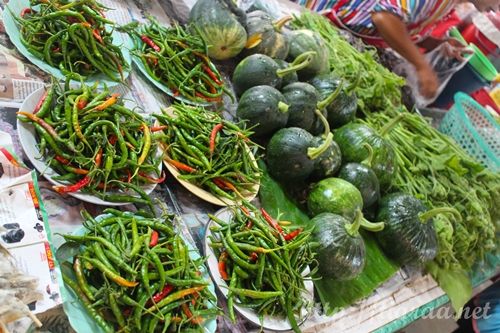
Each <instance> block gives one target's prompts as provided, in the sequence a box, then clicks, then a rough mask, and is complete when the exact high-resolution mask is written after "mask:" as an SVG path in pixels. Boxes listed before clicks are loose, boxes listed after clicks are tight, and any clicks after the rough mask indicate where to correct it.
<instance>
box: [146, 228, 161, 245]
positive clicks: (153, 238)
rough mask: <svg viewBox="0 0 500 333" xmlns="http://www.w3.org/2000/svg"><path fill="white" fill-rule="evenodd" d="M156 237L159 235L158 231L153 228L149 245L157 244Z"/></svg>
mask: <svg viewBox="0 0 500 333" xmlns="http://www.w3.org/2000/svg"><path fill="white" fill-rule="evenodd" d="M158 237H160V234H159V233H158V231H156V230H153V232H152V233H151V240H150V241H149V247H155V246H156V244H158Z"/></svg>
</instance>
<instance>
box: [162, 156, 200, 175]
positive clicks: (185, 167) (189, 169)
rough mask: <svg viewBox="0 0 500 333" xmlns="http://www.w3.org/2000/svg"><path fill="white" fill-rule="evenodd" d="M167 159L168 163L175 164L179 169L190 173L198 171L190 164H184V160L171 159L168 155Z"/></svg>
mask: <svg viewBox="0 0 500 333" xmlns="http://www.w3.org/2000/svg"><path fill="white" fill-rule="evenodd" d="M165 160H166V161H167V163H168V164H170V165H173V166H174V167H176V168H177V169H179V170H182V171H186V172H189V173H195V172H197V170H196V169H195V168H192V167H190V166H189V165H187V164H184V163H182V162H179V161H176V160H172V159H170V158H168V157H166V158H165Z"/></svg>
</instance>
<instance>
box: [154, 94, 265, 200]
mask: <svg viewBox="0 0 500 333" xmlns="http://www.w3.org/2000/svg"><path fill="white" fill-rule="evenodd" d="M172 109H173V115H168V114H167V113H166V112H165V111H164V112H163V114H155V115H154V116H155V117H156V118H157V119H158V121H159V122H160V123H161V124H162V125H165V126H166V127H167V128H166V129H165V130H164V133H165V137H163V138H161V141H162V142H163V143H164V145H165V147H166V155H165V156H164V158H165V160H166V162H167V163H169V164H170V165H172V166H174V167H176V168H177V169H178V170H179V172H180V173H181V175H180V176H179V178H180V179H183V180H187V181H190V182H192V183H194V184H196V185H198V186H201V187H203V188H204V189H206V190H207V191H209V192H211V193H212V194H214V195H216V196H218V197H220V198H221V199H222V200H224V199H230V200H235V199H239V198H243V197H244V195H245V194H246V193H248V192H251V191H252V188H253V186H254V185H255V184H257V183H258V182H259V176H260V174H259V168H258V166H257V165H256V163H255V162H254V160H253V156H252V155H251V152H250V148H252V147H255V146H256V144H255V143H253V142H252V141H250V140H249V139H248V137H249V136H250V135H251V132H250V131H249V130H246V129H244V127H243V124H234V123H232V122H230V121H227V120H224V119H223V118H222V117H221V116H220V115H219V114H217V113H215V112H210V111H207V110H205V109H204V108H202V107H192V106H186V105H183V104H174V105H172ZM240 126H241V127H240Z"/></svg>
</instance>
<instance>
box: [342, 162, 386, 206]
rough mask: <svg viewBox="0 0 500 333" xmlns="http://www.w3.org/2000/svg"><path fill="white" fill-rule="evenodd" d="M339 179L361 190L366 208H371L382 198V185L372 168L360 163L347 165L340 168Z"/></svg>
mask: <svg viewBox="0 0 500 333" xmlns="http://www.w3.org/2000/svg"><path fill="white" fill-rule="evenodd" d="M338 177H339V178H342V179H344V180H346V181H348V182H349V183H351V184H352V185H354V186H355V187H356V188H357V189H358V190H359V192H360V193H361V197H362V198H363V207H364V208H368V207H371V206H372V205H373V204H374V203H376V202H377V201H378V199H379V198H380V184H379V182H378V178H377V175H376V174H375V172H374V171H373V170H372V169H371V168H370V167H368V166H366V165H363V164H360V163H347V164H345V165H343V166H342V167H341V168H340V171H339V174H338Z"/></svg>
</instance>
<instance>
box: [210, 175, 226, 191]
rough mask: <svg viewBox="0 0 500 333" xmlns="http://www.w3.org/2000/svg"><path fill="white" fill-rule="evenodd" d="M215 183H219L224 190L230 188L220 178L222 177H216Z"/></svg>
mask: <svg viewBox="0 0 500 333" xmlns="http://www.w3.org/2000/svg"><path fill="white" fill-rule="evenodd" d="M212 181H213V182H214V184H215V185H217V186H218V187H219V188H221V189H223V190H229V188H228V187H227V186H226V185H225V184H224V183H223V182H222V180H220V178H214V179H212Z"/></svg>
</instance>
